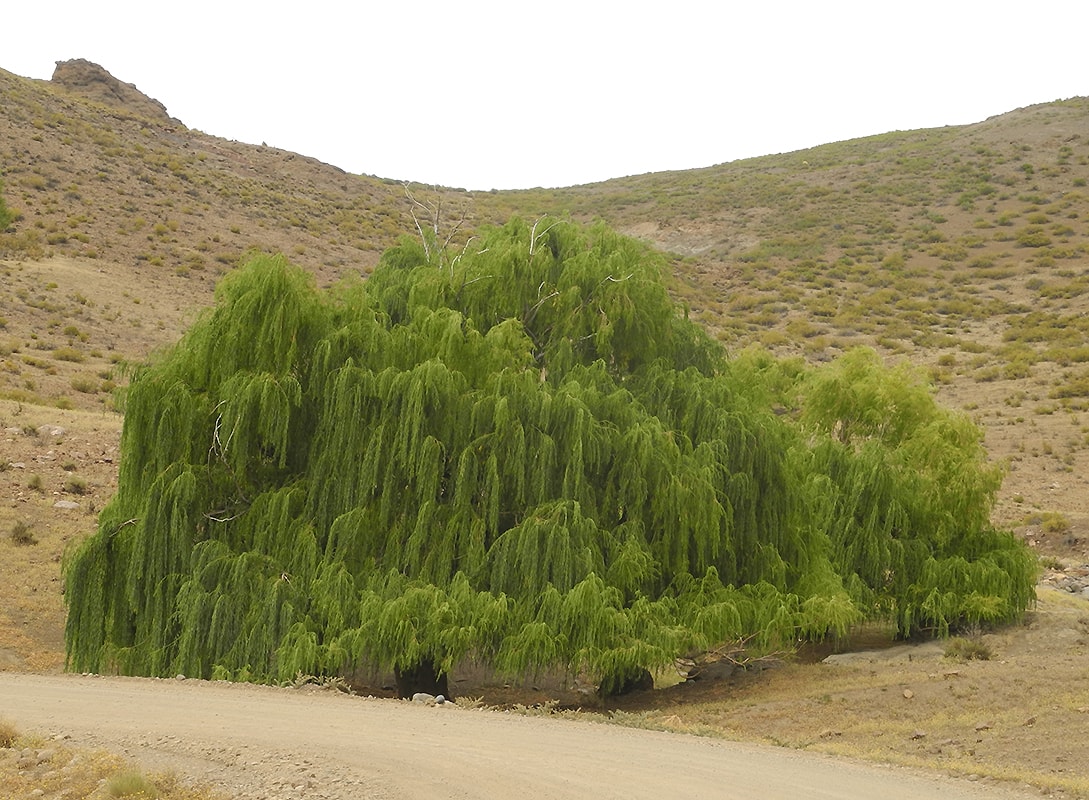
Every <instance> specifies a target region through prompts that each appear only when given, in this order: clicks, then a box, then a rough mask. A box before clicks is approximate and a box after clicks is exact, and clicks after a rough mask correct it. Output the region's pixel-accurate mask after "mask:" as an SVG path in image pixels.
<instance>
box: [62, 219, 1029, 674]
mask: <svg viewBox="0 0 1089 800" xmlns="http://www.w3.org/2000/svg"><path fill="white" fill-rule="evenodd" d="M431 256H432V253H431V251H430V249H426V248H424V247H423V246H421V244H420V243H418V242H414V241H411V240H405V241H404V242H403V243H402V244H401V245H400V246H398V247H396V248H394V249H392V250H390V251H389V252H387V253H386V254H385V255H384V256H383V258H382V261H381V263H380V265H379V266H378V268H377V269H376V270H375V271H374V273H373V274H372V276H371V277H370V278H368V279H367V280H366V281H358V280H357V281H354V282H347V283H344V284H341V285H338V286H336V287H333V288H332V289H329V290H324V291H322V290H319V289H317V288H316V287H315V285H314V283H313V280H312V278H311V277H309V276H308V275H307V274H306V273H304V272H303V271H301V270H299V269H296V268H294V267H291V266H290V265H288V264H287V263H286V262H285V261H284V260H283V259H281V258H278V257H267V256H259V257H256V258H254V259H253V260H252V261H251V262H250V263H249V264H248V265H247V266H245V267H244V268H242V269H240V270H238V271H237V272H235V273H232V274H230V275H229V276H227V277H226V278H225V279H224V280H223V281H222V283H221V285H220V286H219V288H218V290H217V303H216V306H215V308H214V309H213V310H211V311H210V312H209V313H207V314H206V315H205V316H204V317H202V318H201V319H200V320H198V321H197V322H196V323H195V324H194V325H193V327H192V328H191V330H190V331H189V332H188V333H187V334H186V336H185V337H184V338H183V339H182V340H181V341H180V342H179V343H178V344H177V345H176V346H175V347H174V348H173V349H172V350H170V351H169V352H168V353H167V354H165V355H164V356H162V357H161V358H159V359H158V360H157V361H155V362H154V363H153V364H150V365H148V366H146V367H145V368H143V369H142V370H140V371H139V372H138V374H137V375H135V376H134V378H133V381H132V383H131V386H130V388H129V390H128V394H127V397H126V401H125V426H124V432H123V436H122V457H121V471H120V480H119V488H118V492H117V494H116V496H115V497H114V498H113V500H112V501H111V503H110V504H109V506H108V507H107V508H106V509H105V510H104V511H103V512H102V514H101V516H100V520H99V528H98V532H97V533H96V534H95V535H93V536H92V537H90V538H89V539H87V540H86V541H85V542H84V543H83V544H82V545H81V546H80V547H79V548H78V549H77V550H76V551H75V552H73V553H72V554H71V555H70V557H69V558H68V560H67V563H66V581H67V595H66V596H67V600H68V603H69V615H68V624H67V648H68V666H69V668H70V669H74V670H79V671H107V670H116V671H120V672H123V673H132V674H147V675H169V674H174V673H177V672H182V673H185V674H187V675H192V676H201V677H212V676H216V677H229V678H242V679H253V680H284V679H289V678H291V677H293V676H294V675H295V674H296V673H297V672H299V671H301V672H303V673H307V674H322V673H333V672H336V671H337V670H340V669H342V668H344V667H345V666H346V665H352V664H369V665H371V666H373V667H376V668H384V669H389V668H398V669H408V668H411V667H413V666H414V665H418V664H420V663H424V662H426V663H431V664H434V665H436V666H437V667H438V668H439V669H441V670H443V671H448V670H450V669H452V668H453V667H454V665H456V664H457V663H458V662H459V661H461V660H463V659H466V658H473V659H477V660H478V661H480V662H483V663H485V664H489V665H491V666H492V667H493V668H494V669H496V670H497V671H499V672H501V673H504V674H529V673H533V672H535V671H537V670H541V669H546V668H554V667H561V668H566V669H568V670H571V671H573V672H574V671H589V672H590V673H592V674H594V675H595V676H597V678H598V679H599V680H601V682H602V684H603V686H604V687H606V688H608V687H610V686H616V685H618V684H620V683H621V682H623V681H624V680H625V679H626V678H628V677H630V676H631V675H633V674H635V673H636V672H637V671H639V670H642V669H646V668H649V669H655V668H658V667H661V666H664V665H666V664H669V663H671V662H672V660H673V659H674V658H675V657H676V656H677V655H679V654H681V653H684V652H687V651H691V650H699V649H709V648H712V647H715V646H717V645H719V644H721V643H723V642H725V641H729V640H735V639H740V638H747V639H749V640H750V643H751V646H753V647H755V648H770V647H789V646H790V645H792V644H793V643H795V642H796V641H798V640H799V639H800V638H805V637H810V638H818V637H821V636H824V635H827V634H829V633H837V634H838V633H842V632H844V631H845V630H846V629H847V628H848V627H849V626H850V625H852V624H854V623H856V622H857V621H859V620H860V619H863V618H864V617H867V616H884V617H888V618H892V619H895V620H896V621H897V623H898V624H899V626H900V629H901V631H902V632H903V633H905V634H907V633H910V632H912V631H914V630H917V629H919V628H929V629H934V630H937V631H939V632H944V631H946V630H948V628H949V627H950V626H953V625H958V624H963V623H965V622H993V621H1001V620H1006V619H1012V618H1014V617H1016V616H1017V615H1018V614H1019V613H1021V612H1022V611H1023V610H1024V608H1025V607H1026V606H1027V604H1028V603H1029V602H1030V600H1031V596H1032V595H1031V591H1032V582H1033V577H1034V575H1033V569H1032V563H1033V562H1032V559H1031V557H1030V556H1029V555H1028V553H1027V552H1026V551H1025V549H1024V548H1023V547H1021V546H1020V545H1018V544H1017V543H1016V542H1015V541H1014V539H1013V537H1012V536H1010V535H1009V534H1004V533H1002V532H997V531H995V530H994V529H992V528H991V526H990V524H989V522H988V515H989V511H990V507H991V503H992V501H993V496H994V492H995V490H996V489H997V486H998V481H999V478H1000V476H999V474H998V473H997V472H996V471H995V470H994V469H992V468H990V467H988V466H987V465H986V462H985V458H984V455H983V452H982V449H981V447H980V445H979V434H978V431H977V430H976V429H975V428H974V426H971V425H970V423H968V422H966V421H965V420H963V419H961V418H959V417H957V416H955V415H952V414H950V413H949V412H946V411H944V410H942V409H940V408H939V407H938V406H936V405H935V404H934V402H933V399H932V398H931V397H930V395H929V392H928V390H927V389H926V388H925V386H923V385H921V384H919V383H918V382H917V381H914V380H913V379H912V378H911V376H910V375H908V374H907V373H904V372H902V371H901V372H897V371H889V370H886V369H885V368H884V367H882V366H881V365H880V364H879V363H877V361H876V357H875V356H873V354H872V353H866V352H862V353H861V354H851V355H849V356H847V357H845V358H844V359H843V360H841V362H839V363H836V364H833V365H831V366H829V367H824V368H822V369H819V370H810V369H808V368H805V367H803V366H801V365H798V364H791V363H788V362H778V361H776V360H775V359H772V358H770V357H769V356H767V355H766V354H759V353H745V354H743V355H742V356H741V357H739V358H736V359H732V360H731V359H727V358H726V357H725V355H724V353H723V352H722V351H721V350H720V349H719V348H718V347H717V346H716V345H715V344H714V343H713V342H712V341H711V340H710V339H709V338H708V337H707V336H706V335H705V334H704V333H703V332H702V331H701V330H700V329H699V328H698V327H697V326H696V325H695V324H693V323H691V322H689V321H688V320H687V318H686V317H685V316H684V315H683V314H681V313H680V312H679V310H678V309H677V307H676V306H675V304H674V303H673V302H672V301H671V299H670V297H669V294H668V292H667V291H666V288H665V284H664V280H663V274H662V273H663V261H662V259H661V258H660V257H659V256H656V255H654V254H653V253H652V252H650V251H649V250H648V249H646V248H645V247H644V246H642V245H640V244H638V243H636V242H634V241H632V240H630V239H627V238H624V237H622V236H620V235H618V234H616V233H615V232H613V231H610V230H608V229H607V228H605V227H604V226H600V225H599V226H595V227H592V228H589V229H584V228H580V227H579V226H576V225H574V224H572V223H568V222H562V221H550V222H547V223H544V224H542V223H538V224H537V225H534V226H529V225H527V224H526V223H524V222H522V221H520V220H513V221H511V222H510V223H508V224H507V225H506V226H503V227H501V228H495V229H488V230H485V231H482V232H481V233H480V235H479V237H477V238H474V239H472V240H470V242H469V244H468V245H466V246H465V248H464V249H463V250H462V251H461V252H460V253H458V254H457V255H454V256H453V257H450V258H445V259H442V260H441V262H440V263H439V264H435V263H432V261H433V259H432V257H431ZM773 401H775V402H780V401H781V402H785V403H787V404H788V406H789V407H790V408H792V409H796V413H793V414H783V415H776V414H775V413H773V412H772V406H773Z"/></svg>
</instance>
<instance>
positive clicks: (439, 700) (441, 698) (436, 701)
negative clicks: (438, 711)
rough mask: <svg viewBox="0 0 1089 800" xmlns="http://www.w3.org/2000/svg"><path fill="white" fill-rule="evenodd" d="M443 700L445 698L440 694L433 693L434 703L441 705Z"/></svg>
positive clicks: (444, 700)
mask: <svg viewBox="0 0 1089 800" xmlns="http://www.w3.org/2000/svg"><path fill="white" fill-rule="evenodd" d="M445 702H446V698H445V697H443V696H442V695H441V694H438V695H435V705H437V706H441V705H442V704H443V703H445Z"/></svg>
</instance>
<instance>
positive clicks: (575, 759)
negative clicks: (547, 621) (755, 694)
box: [0, 673, 1031, 800]
mask: <svg viewBox="0 0 1089 800" xmlns="http://www.w3.org/2000/svg"><path fill="white" fill-rule="evenodd" d="M0 717H3V718H6V719H8V720H10V721H12V722H14V723H15V724H16V725H17V726H18V727H19V728H20V729H22V730H34V731H37V732H40V733H43V734H46V735H56V734H68V735H69V736H71V738H72V741H73V743H74V744H76V745H77V746H86V747H91V748H105V749H109V750H113V751H114V752H119V753H123V754H126V755H127V756H129V757H131V758H132V759H134V760H136V761H138V762H139V763H140V764H141V765H142V766H143V767H144V768H145V769H149V770H160V769H175V770H177V771H179V772H180V773H182V774H185V775H187V776H190V777H192V778H193V779H195V780H198V781H201V782H209V783H211V784H213V785H214V786H216V787H217V788H220V789H222V790H225V791H227V792H230V793H232V794H234V795H235V796H237V797H240V798H263V799H265V800H272V798H316V799H318V800H360V799H361V798H451V799H452V798H466V799H467V798H472V799H473V800H511V798H519V797H532V798H534V799H535V800H551V799H555V800H567V799H573V798H579V799H580V800H581V799H582V798H655V799H656V800H660V799H661V798H689V797H714V798H752V797H760V798H765V799H766V800H776V799H777V798H783V799H785V798H791V800H794V799H795V798H799V797H805V798H810V799H812V798H840V799H846V798H872V797H881V798H882V800H924V798H926V799H927V800H929V799H930V798H934V797H942V798H943V800H982V798H992V799H993V798H1017V797H1029V796H1031V795H1027V794H1026V795H1019V794H1015V793H1012V792H1006V791H1005V790H1002V789H999V788H996V787H994V786H986V787H984V786H978V785H976V784H971V783H968V782H965V781H955V780H952V779H947V778H942V777H931V776H923V775H919V774H917V773H914V772H910V771H906V770H901V769H895V768H880V767H874V766H868V765H860V764H855V763H852V762H847V761H840V760H834V759H830V758H822V757H819V756H813V755H810V754H806V753H800V752H796V751H790V750H780V749H776V748H770V747H760V746H753V745H743V744H735V743H731V742H722V741H714V740H710V739H700V738H695V737H689V736H683V735H677V734H669V733H661V732H656V731H646V730H637V729H631V728H623V727H619V726H614V725H602V724H596V723H592V722H584V721H576V720H565V719H547V718H537V717H523V716H517V715H512V714H505V713H499V712H491V711H482V710H468V709H463V708H457V707H453V706H450V705H447V706H423V705H419V704H412V703H407V702H398V701H392V700H375V699H365V698H359V697H349V696H347V695H343V694H337V693H332V692H328V691H313V692H299V691H296V690H288V689H275V688H270V687H259V686H249V685H233V684H224V683H207V682H201V681H181V680H148V679H131V678H102V677H81V676H69V675H27V674H12V673H7V674H0Z"/></svg>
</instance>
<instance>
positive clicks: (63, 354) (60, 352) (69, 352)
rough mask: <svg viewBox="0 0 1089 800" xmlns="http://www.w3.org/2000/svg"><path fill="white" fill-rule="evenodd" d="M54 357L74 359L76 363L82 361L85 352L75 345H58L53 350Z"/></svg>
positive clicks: (63, 359) (62, 359) (59, 359)
mask: <svg viewBox="0 0 1089 800" xmlns="http://www.w3.org/2000/svg"><path fill="white" fill-rule="evenodd" d="M53 358H55V359H57V360H58V361H72V362H75V363H79V362H82V361H83V360H84V358H85V356H84V355H83V353H81V352H80V351H79V350H77V349H76V348H74V347H58V348H57V349H56V350H54V351H53Z"/></svg>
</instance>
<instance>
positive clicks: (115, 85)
mask: <svg viewBox="0 0 1089 800" xmlns="http://www.w3.org/2000/svg"><path fill="white" fill-rule="evenodd" d="M52 81H53V83H55V84H57V85H59V86H63V87H64V88H65V89H68V90H69V91H71V92H75V93H76V94H80V95H82V96H83V97H86V98H87V99H89V100H93V101H95V102H97V103H102V104H104V105H110V106H117V107H119V108H123V109H125V110H126V111H129V112H130V113H132V114H135V115H138V116H141V117H147V118H148V119H152V120H156V121H159V122H170V123H178V122H179V121H178V120H176V119H174V118H172V117H171V116H170V115H169V114H168V113H167V112H166V106H164V105H163V104H162V103H160V102H159V101H158V100H155V99H154V98H151V97H148V96H147V95H146V94H144V93H143V92H141V91H140V90H139V89H137V88H136V86H135V85H133V84H131V83H123V82H121V81H119V80H118V79H117V78H115V77H114V76H113V75H111V74H110V73H109V72H108V71H106V70H105V69H103V68H102V67H100V66H99V65H98V64H95V63H93V62H91V61H87V60H85V59H82V58H74V59H72V60H71V61H58V62H57V68H56V69H55V70H53V78H52Z"/></svg>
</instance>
